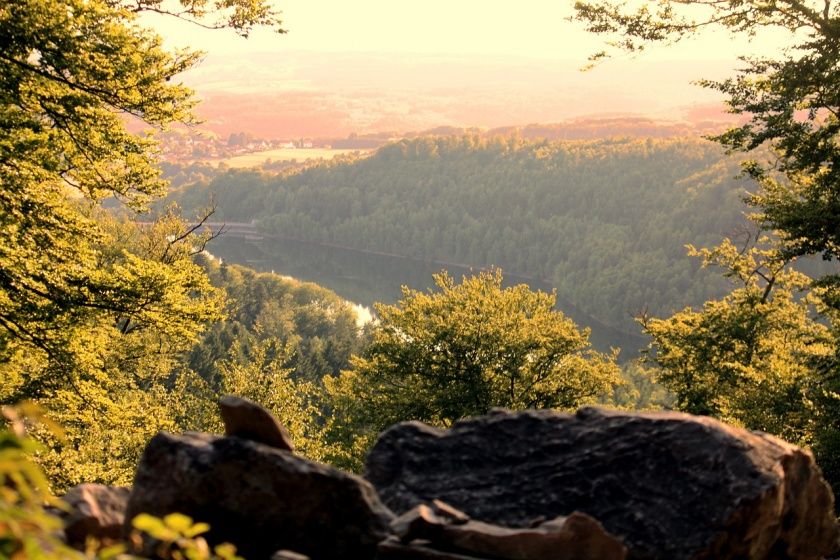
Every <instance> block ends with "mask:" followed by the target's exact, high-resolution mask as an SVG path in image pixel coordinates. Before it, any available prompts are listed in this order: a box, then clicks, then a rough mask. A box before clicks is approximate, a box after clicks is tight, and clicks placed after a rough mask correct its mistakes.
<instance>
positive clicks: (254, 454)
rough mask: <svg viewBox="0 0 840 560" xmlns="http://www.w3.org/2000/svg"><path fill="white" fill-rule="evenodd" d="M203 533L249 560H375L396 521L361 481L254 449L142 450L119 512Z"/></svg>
mask: <svg viewBox="0 0 840 560" xmlns="http://www.w3.org/2000/svg"><path fill="white" fill-rule="evenodd" d="M172 512H180V513H183V514H186V515H188V516H190V517H192V518H193V519H194V520H196V521H203V522H206V523H208V524H210V527H211V529H210V533H208V534H207V540H208V541H209V542H211V543H219V542H231V543H233V544H235V545H236V546H237V549H238V551H239V552H240V555H241V556H244V557H245V558H247V559H248V560H261V559H267V558H269V557H271V555H272V554H273V553H275V552H276V551H278V550H282V549H286V550H294V551H296V552H300V553H303V554H305V555H307V556H309V557H310V558H312V559H313V560H319V559H329V560H339V559H348V560H349V559H352V560H357V559H358V560H364V559H366V558H373V557H374V555H375V553H376V545H377V543H378V542H379V541H380V540H382V539H384V538H385V537H386V536H387V534H388V524H389V522H390V521H391V519H392V518H393V514H392V513H391V512H390V511H389V510H388V509H387V508H386V507H384V506H383V505H382V503H381V502H380V501H379V498H378V497H377V495H376V492H375V491H374V489H373V488H372V487H371V485H370V484H369V483H368V482H366V481H365V480H363V479H361V478H359V477H357V476H354V475H351V474H347V473H344V472H341V471H339V470H336V469H334V468H332V467H328V466H325V465H321V464H318V463H314V462H312V461H308V460H306V459H303V458H301V457H297V456H295V455H293V454H292V453H289V452H287V451H281V450H278V449H276V448H273V447H269V446H266V445H263V444H260V443H256V442H252V441H248V440H244V439H241V438H234V437H230V438H228V437H219V436H211V435H207V434H198V433H187V434H184V435H182V436H175V435H170V434H166V433H161V434H158V435H156V436H155V437H154V438H152V440H151V441H150V442H149V445H148V446H147V447H146V450H145V452H144V453H143V457H142V459H141V460H140V465H139V466H138V469H137V475H136V477H135V479H134V486H133V489H132V492H131V497H130V498H129V502H128V509H127V511H126V524H127V529H128V523H130V521H129V520H131V519H132V518H133V517H134V516H136V515H137V514H139V513H149V514H152V515H156V516H159V517H162V516H164V515H166V514H168V513H172Z"/></svg>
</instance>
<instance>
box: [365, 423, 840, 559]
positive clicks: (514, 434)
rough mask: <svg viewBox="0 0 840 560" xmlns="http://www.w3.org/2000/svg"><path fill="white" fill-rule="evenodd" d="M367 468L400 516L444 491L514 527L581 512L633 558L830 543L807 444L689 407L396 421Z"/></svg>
mask: <svg viewBox="0 0 840 560" xmlns="http://www.w3.org/2000/svg"><path fill="white" fill-rule="evenodd" d="M366 468H367V475H366V476H367V478H368V479H369V480H370V481H371V482H373V484H374V486H375V487H376V488H377V490H378V491H379V493H380V496H381V497H382V500H383V501H384V502H385V503H386V504H387V505H388V506H389V507H390V508H391V509H392V510H394V511H395V512H397V513H398V514H399V513H404V512H407V511H409V510H411V509H412V508H414V507H416V506H418V505H420V504H423V503H430V502H431V501H432V500H434V499H439V500H443V501H444V502H446V503H448V504H451V505H452V506H454V507H455V508H457V509H459V510H463V511H464V512H465V513H466V514H467V515H469V516H470V517H471V518H473V519H476V520H480V521H484V522H487V523H495V524H501V525H505V526H508V527H520V528H521V527H531V526H534V525H535V524H539V523H540V522H541V521H542V520H546V519H554V518H556V517H558V516H569V515H570V514H572V512H575V511H578V512H582V513H585V514H587V515H589V516H592V517H593V518H594V519H597V520H598V521H599V522H600V523H602V524H603V527H604V528H605V529H606V531H608V532H609V533H611V534H613V535H616V536H618V537H619V538H621V539H622V540H623V542H624V544H625V545H626V546H627V548H628V558H630V559H638V560H642V559H645V560H648V559H657V560H689V559H691V560H701V559H709V560H711V559H715V560H727V559H732V560H734V559H736V558H737V559H741V558H750V559H777V560H781V559H797V560H811V559H813V560H816V559H819V558H823V557H824V556H826V555H828V554H830V553H832V552H834V551H835V550H837V546H838V528H837V524H836V520H835V518H834V513H833V498H832V495H831V491H830V489H829V488H828V486H827V484H826V483H825V481H824V480H823V479H822V476H821V474H820V472H819V469H818V468H817V467H816V466H815V464H814V460H813V457H812V456H811V455H810V454H809V453H808V452H806V451H803V450H802V449H799V448H797V447H795V446H793V445H790V444H788V443H785V442H783V441H781V440H779V439H776V438H774V437H771V436H768V435H765V434H761V433H753V432H748V431H746V430H742V429H738V428H734V427H731V426H727V425H725V424H723V423H720V422H717V421H715V420H712V419H709V418H700V417H694V416H689V415H686V414H679V413H667V412H665V413H649V414H647V413H646V414H637V413H622V412H608V411H604V410H600V409H594V408H588V409H582V410H581V411H579V412H578V413H577V414H575V415H568V414H557V413H552V412H548V411H541V412H536V411H528V412H520V413H504V412H499V413H494V414H491V415H488V416H484V417H479V418H473V419H470V420H466V421H463V422H460V423H458V424H456V425H454V426H453V427H452V429H450V430H447V431H442V430H436V429H433V428H430V427H428V426H425V425H423V424H420V423H403V424H398V425H397V426H394V427H392V428H391V429H389V430H388V431H386V432H385V433H384V434H383V435H382V436H381V437H380V439H379V441H378V442H377V443H376V445H375V447H374V448H373V450H372V451H371V453H370V454H369V456H368V459H367V465H366ZM392 544H393V543H392ZM395 546H397V545H395Z"/></svg>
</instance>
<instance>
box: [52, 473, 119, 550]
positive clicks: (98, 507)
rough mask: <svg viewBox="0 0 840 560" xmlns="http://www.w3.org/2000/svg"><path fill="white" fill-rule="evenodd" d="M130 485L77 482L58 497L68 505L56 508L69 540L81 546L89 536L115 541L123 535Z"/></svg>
mask: <svg viewBox="0 0 840 560" xmlns="http://www.w3.org/2000/svg"><path fill="white" fill-rule="evenodd" d="M128 495H129V489H128V488H124V487H120V486H104V485H102V484H79V485H78V486H74V487H73V488H71V489H70V490H69V491H68V492H67V494H65V495H64V496H63V497H62V498H61V499H62V500H63V501H64V502H65V503H66V504H67V505H68V506H69V509H67V510H66V511H59V512H58V515H59V516H60V517H61V518H62V522H63V525H64V537H65V539H66V541H67V543H68V544H70V545H72V546H77V547H83V546H84V545H85V541H86V540H87V539H88V537H91V538H94V539H96V540H97V541H99V542H100V543H104V544H109V543H112V542H116V541H118V540H119V539H120V537H121V536H122V530H123V524H124V522H125V509H126V506H127V504H128Z"/></svg>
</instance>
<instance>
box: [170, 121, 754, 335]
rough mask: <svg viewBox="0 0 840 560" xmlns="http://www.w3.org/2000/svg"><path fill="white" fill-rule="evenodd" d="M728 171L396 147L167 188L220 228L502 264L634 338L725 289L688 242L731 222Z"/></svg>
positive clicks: (705, 165)
mask: <svg viewBox="0 0 840 560" xmlns="http://www.w3.org/2000/svg"><path fill="white" fill-rule="evenodd" d="M737 174H738V166H737V162H736V161H734V160H732V159H731V158H728V157H726V156H724V154H722V152H721V150H720V148H719V147H718V146H716V145H714V144H712V143H710V142H707V141H703V140H700V139H696V138H679V139H613V140H595V141H575V142H548V141H525V140H522V139H521V138H503V137H493V138H482V137H480V136H477V135H466V136H448V137H444V136H437V137H421V138H417V139H412V140H409V139H406V140H402V141H399V142H396V143H392V144H389V145H386V146H384V147H383V148H380V149H379V150H378V151H377V152H376V153H375V154H373V155H372V156H370V157H367V158H360V159H355V160H352V159H351V160H340V161H333V162H324V163H322V164H315V165H310V166H309V167H308V168H305V169H303V170H297V171H293V172H288V173H284V174H280V175H276V176H272V175H268V174H264V173H261V172H258V171H231V172H227V173H224V174H221V175H219V176H217V177H216V178H215V179H213V180H211V181H209V182H208V181H203V182H199V183H197V184H195V185H192V186H187V187H183V188H181V189H177V190H175V191H174V192H173V193H172V195H171V199H174V200H176V201H178V202H179V203H180V204H181V205H182V206H183V207H184V208H186V209H194V208H199V207H201V206H202V205H204V204H206V203H207V201H208V200H211V199H212V200H215V202H216V203H217V204H218V217H219V219H224V220H229V221H249V220H252V219H256V220H258V221H259V223H260V224H261V226H262V228H263V229H264V230H265V231H266V232H269V233H272V234H276V235H279V236H281V237H286V238H292V239H300V240H304V241H313V242H323V243H331V244H337V245H341V246H346V247H350V248H354V249H364V250H373V251H382V252H387V253H391V254H397V255H405V256H410V257H414V258H421V259H430V260H440V261H449V262H457V263H464V264H467V265H473V266H487V265H499V266H502V267H503V268H505V269H506V270H507V271H508V272H511V273H517V274H520V275H524V276H532V277H535V278H540V279H543V280H546V281H548V282H549V283H551V284H552V285H553V286H555V287H557V289H558V291H559V293H560V295H561V296H562V297H563V298H565V299H567V300H569V301H571V302H572V303H573V304H574V305H575V306H577V307H579V308H580V309H582V310H584V311H585V312H587V313H589V314H590V315H592V316H594V317H596V318H598V319H599V320H601V321H603V322H605V323H607V324H609V325H612V326H616V327H619V328H622V329H626V330H628V331H632V330H637V329H638V326H637V325H635V324H634V321H633V314H634V313H637V312H639V311H641V310H643V309H647V310H648V311H650V312H652V313H657V314H665V313H669V312H673V311H674V310H676V309H680V308H681V307H683V306H686V305H692V304H699V303H700V302H702V301H704V300H705V299H708V298H710V297H715V296H718V295H720V294H721V293H723V290H724V287H725V286H724V283H723V282H722V281H721V280H720V279H719V278H718V277H716V276H715V275H714V274H713V273H710V272H708V271H698V267H697V263H696V262H694V261H692V260H691V259H689V258H687V257H686V256H685V247H684V245H685V244H686V243H694V244H697V245H714V244H716V243H717V242H718V241H719V240H720V238H721V237H722V236H725V235H731V234H732V233H733V232H734V231H735V230H736V228H737V227H738V226H739V225H740V224H743V222H744V219H743V215H742V212H743V211H744V208H745V207H744V206H743V204H742V202H741V197H742V196H743V194H744V192H745V191H746V189H747V188H748V185H747V184H746V183H745V182H744V181H739V180H736V179H735V176H736V175H737Z"/></svg>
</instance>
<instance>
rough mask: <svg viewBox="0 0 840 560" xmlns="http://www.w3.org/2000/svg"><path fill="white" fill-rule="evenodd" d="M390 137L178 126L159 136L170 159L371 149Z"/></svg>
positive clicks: (189, 159)
mask: <svg viewBox="0 0 840 560" xmlns="http://www.w3.org/2000/svg"><path fill="white" fill-rule="evenodd" d="M391 139H393V138H392V135H391V134H382V135H379V134H371V135H364V136H359V135H356V134H351V135H350V136H348V137H347V138H291V139H290V138H273V139H265V138H258V137H256V136H254V135H252V134H250V133H247V132H235V133H231V134H229V135H227V136H226V137H225V136H222V135H219V134H216V133H214V132H212V131H209V130H196V129H190V130H185V129H178V130H172V131H169V132H166V133H163V134H160V135H159V136H158V141H159V142H160V144H161V148H162V154H163V158H164V159H165V160H166V161H171V162H188V161H196V160H204V161H206V160H222V159H226V158H231V157H234V156H239V155H244V154H252V153H258V152H264V151H268V150H281V149H290V150H292V149H311V148H320V149H325V150H329V149H342V150H345V149H361V150H365V149H373V148H377V147H379V146H381V145H382V144H384V143H385V142H387V141H389V140H391Z"/></svg>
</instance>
